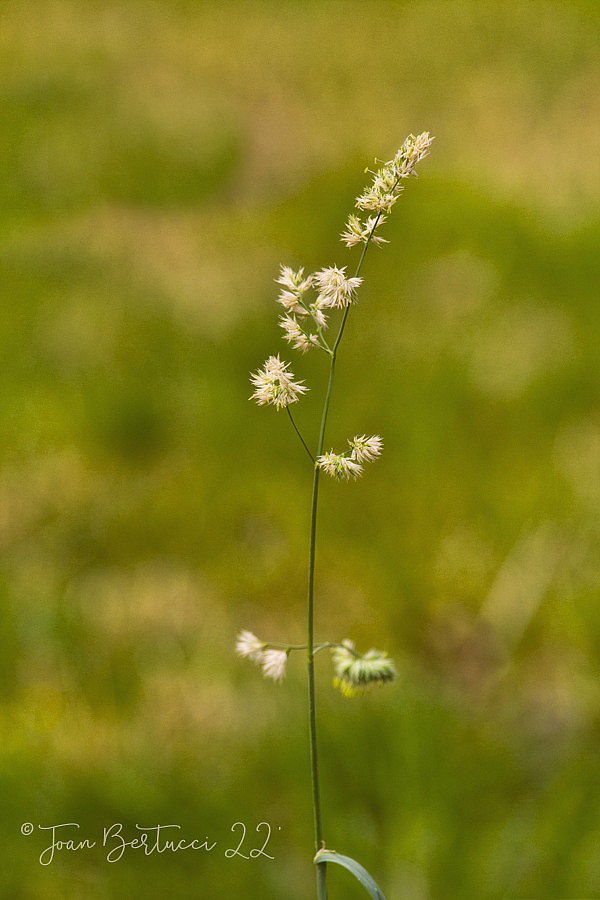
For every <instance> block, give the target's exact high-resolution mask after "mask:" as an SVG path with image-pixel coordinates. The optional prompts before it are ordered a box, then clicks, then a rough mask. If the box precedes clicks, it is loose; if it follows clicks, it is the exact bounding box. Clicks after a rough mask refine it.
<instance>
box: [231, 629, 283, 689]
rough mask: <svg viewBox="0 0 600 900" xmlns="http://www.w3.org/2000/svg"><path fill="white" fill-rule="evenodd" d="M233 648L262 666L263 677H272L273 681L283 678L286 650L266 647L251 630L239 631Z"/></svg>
mask: <svg viewBox="0 0 600 900" xmlns="http://www.w3.org/2000/svg"><path fill="white" fill-rule="evenodd" d="M235 649H236V653H239V654H240V656H244V657H245V658H246V659H250V660H252V662H255V663H257V665H259V666H262V672H263V675H264V677H265V678H272V679H273V681H283V679H284V678H285V665H286V663H287V658H288V652H287V651H286V650H273V649H268V645H267V644H265V642H264V641H261V640H260V639H259V638H257V637H256V635H255V634H252V632H251V631H241V632H240V634H239V635H238V639H237V643H236V645H235Z"/></svg>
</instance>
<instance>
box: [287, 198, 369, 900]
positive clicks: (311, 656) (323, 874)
mask: <svg viewBox="0 0 600 900" xmlns="http://www.w3.org/2000/svg"><path fill="white" fill-rule="evenodd" d="M380 215H381V214H380ZM379 218H380V216H377V219H376V220H375V224H374V225H373V228H372V229H371V233H370V235H369V237H368V239H367V241H366V242H365V246H364V247H363V252H362V254H361V257H360V260H359V263H358V267H357V269H356V274H355V276H354V277H355V278H358V275H359V273H360V270H361V267H362V264H363V260H364V258H365V254H366V252H367V247H368V246H369V244H370V242H371V238H372V236H373V234H374V232H375V229H376V228H377V224H378V222H379ZM349 311H350V306H347V307H346V308H345V310H344V315H343V316H342V321H341V324H340V329H339V331H338V335H337V338H336V340H335V343H334V345H333V349H332V351H331V361H330V366H329V382H328V384H327V394H326V395H325V403H324V405H323V415H322V417H321V430H320V432H319V445H318V448H317V459H318V458H319V456H321V455H322V453H323V444H324V442H325V428H326V426H327V416H328V414H329V404H330V402H331V391H332V389H333V379H334V376H335V361H336V358H337V351H338V347H339V345H340V341H341V339H342V335H343V333H344V328H345V327H346V320H347V318H348V313H349ZM303 443H304V442H303ZM320 473H321V470H320V469H319V466H318V465H316V464H315V473H314V478H313V493H312V507H311V516H310V553H309V562H308V629H307V633H308V638H307V644H308V720H309V734H310V768H311V775H312V792H313V813H314V824H315V847H316V849H317V850H320V849H321V847H322V846H324V843H325V842H324V840H323V823H322V819H321V794H320V789H319V758H318V753H317V715H316V702H315V651H314V609H315V603H314V600H315V551H316V543H317V508H318V504H319V476H320ZM316 869H317V900H327V864H326V863H317V865H316Z"/></svg>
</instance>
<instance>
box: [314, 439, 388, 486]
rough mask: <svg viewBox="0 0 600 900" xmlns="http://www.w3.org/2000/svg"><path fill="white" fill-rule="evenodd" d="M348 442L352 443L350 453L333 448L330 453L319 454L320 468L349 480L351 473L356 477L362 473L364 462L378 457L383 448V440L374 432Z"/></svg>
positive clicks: (334, 475) (318, 462) (338, 477)
mask: <svg viewBox="0 0 600 900" xmlns="http://www.w3.org/2000/svg"><path fill="white" fill-rule="evenodd" d="M348 444H349V445H350V453H349V454H347V453H345V454H340V453H334V452H333V450H331V451H330V452H329V453H324V454H323V455H322V456H318V457H317V465H318V466H319V468H320V469H323V471H324V472H327V474H328V475H331V476H332V477H333V478H337V479H338V480H339V479H342V478H345V479H346V481H347V480H348V479H349V478H350V476H351V475H352V476H353V478H354V479H356V478H358V476H359V475H362V471H363V467H362V464H363V463H364V462H372V461H373V460H374V459H377V457H378V456H380V455H381V451H382V450H383V441H382V440H381V438H380V437H379V435H378V434H374V435H373V436H372V437H365V435H364V434H363V435H361V436H360V437H355V438H353V439H352V440H351V441H348Z"/></svg>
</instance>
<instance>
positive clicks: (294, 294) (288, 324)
mask: <svg viewBox="0 0 600 900" xmlns="http://www.w3.org/2000/svg"><path fill="white" fill-rule="evenodd" d="M361 282H362V278H346V269H345V268H343V269H338V268H337V266H332V267H331V268H328V269H322V270H321V271H320V272H315V273H314V274H313V275H309V276H308V277H307V278H305V277H304V269H299V270H298V271H297V272H294V270H293V269H291V268H290V267H289V266H282V267H281V272H280V275H279V278H278V279H277V283H278V284H280V285H282V288H283V290H282V291H281V292H280V294H279V297H278V301H279V303H281V305H282V306H283V308H284V309H285V311H286V314H285V315H283V316H281V317H280V319H279V324H280V325H281V327H282V328H283V331H284V338H285V340H286V341H289V342H290V343H291V344H292V345H293V346H294V348H295V349H296V350H301V351H302V352H303V353H305V352H306V351H307V350H310V348H311V347H321V348H322V349H323V350H325V351H326V352H327V353H330V352H331V350H330V348H329V347H328V345H327V342H326V340H325V336H324V334H323V331H324V329H326V328H327V316H326V315H325V313H324V310H325V309H330V308H332V307H336V306H337V307H340V308H344V307H346V306H348V305H349V304H350V303H354V302H355V300H356V290H357V288H358V287H359V285H360V284H361ZM311 288H314V289H315V290H316V291H317V296H316V297H315V298H314V299H313V300H312V301H311V300H310V299H309V298H308V297H306V296H305V294H306V293H307V292H308V291H309V290H310V289H311ZM311 320H312V325H311V326H309V327H307V324H306V323H308V322H310V321H311ZM311 327H316V333H311V332H310V328H311Z"/></svg>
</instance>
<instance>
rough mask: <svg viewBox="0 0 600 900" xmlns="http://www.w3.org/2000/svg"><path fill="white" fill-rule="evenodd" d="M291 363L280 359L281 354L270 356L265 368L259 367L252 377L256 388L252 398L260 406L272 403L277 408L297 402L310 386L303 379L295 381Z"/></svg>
mask: <svg viewBox="0 0 600 900" xmlns="http://www.w3.org/2000/svg"><path fill="white" fill-rule="evenodd" d="M289 366H290V364H289V363H284V362H282V361H281V360H280V359H279V355H277V356H270V357H269V358H268V360H267V361H266V363H265V365H264V368H263V369H259V370H258V372H256V373H255V374H253V375H252V376H251V378H250V380H251V381H252V384H253V385H254V387H255V388H256V390H255V391H254V393H253V394H252V395H251V397H250V399H251V400H256V402H257V403H258V405H259V406H264V405H265V404H271V405H273V406H276V407H277V409H284V408H285V407H286V406H289V405H290V403H295V402H296V401H297V400H298V397H299V396H300V395H301V394H304V393H306V391H307V390H308V388H306V387H304V386H303V383H302V382H301V381H294V380H293V378H294V376H293V374H292V372H290V371H289Z"/></svg>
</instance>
